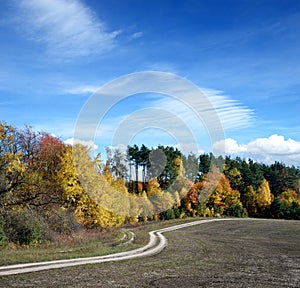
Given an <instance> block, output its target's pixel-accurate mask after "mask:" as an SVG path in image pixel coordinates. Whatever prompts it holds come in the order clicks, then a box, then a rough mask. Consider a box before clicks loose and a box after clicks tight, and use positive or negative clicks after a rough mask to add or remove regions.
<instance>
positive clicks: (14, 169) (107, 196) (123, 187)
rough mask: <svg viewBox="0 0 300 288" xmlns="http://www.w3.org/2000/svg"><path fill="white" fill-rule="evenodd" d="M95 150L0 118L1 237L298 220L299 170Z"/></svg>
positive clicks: (22, 239) (164, 151)
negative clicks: (181, 221)
mask: <svg viewBox="0 0 300 288" xmlns="http://www.w3.org/2000/svg"><path fill="white" fill-rule="evenodd" d="M106 154H107V155H106V160H105V161H104V160H103V159H102V155H100V154H98V155H97V156H92V155H91V153H90V151H89V149H88V148H87V147H86V146H83V145H80V144H76V145H73V146H71V145H67V144H65V143H64V142H63V141H61V140H60V139H59V138H57V137H54V136H52V135H50V134H48V133H45V132H37V131H34V130H33V129H32V128H31V127H30V126H26V127H25V128H23V129H17V128H15V127H13V126H11V125H8V124H7V123H5V122H1V123H0V245H1V243H5V242H6V241H12V242H17V243H19V244H30V243H33V242H37V241H42V239H45V238H47V237H51V235H50V236H49V231H53V233H70V232H72V231H73V230H74V229H77V228H79V227H85V228H94V227H100V228H102V229H105V228H109V227H112V226H119V225H122V224H124V223H135V222H138V221H148V220H152V219H171V218H182V217H188V216H220V215H228V216H237V217H245V216H251V217H271V218H284V219H300V196H299V195H300V171H299V169H298V168H296V167H293V166H292V167H290V166H286V165H285V164H283V163H279V162H275V163H274V164H272V165H266V164H263V163H256V162H254V161H253V160H251V159H241V158H239V157H236V158H234V159H232V158H231V157H228V156H227V157H225V158H224V157H221V156H219V157H216V156H214V155H213V154H212V153H209V154H202V155H196V154H193V153H190V154H189V155H184V154H182V153H181V151H180V150H178V149H177V148H174V147H170V146H163V145H159V146H157V147H156V148H149V147H146V146H145V145H142V146H141V147H138V146H137V145H133V146H128V147H127V149H126V151H122V150H120V149H113V148H107V151H106Z"/></svg>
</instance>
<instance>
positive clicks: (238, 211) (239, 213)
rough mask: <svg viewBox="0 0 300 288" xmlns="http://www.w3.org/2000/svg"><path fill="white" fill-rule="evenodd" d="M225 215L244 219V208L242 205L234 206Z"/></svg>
mask: <svg viewBox="0 0 300 288" xmlns="http://www.w3.org/2000/svg"><path fill="white" fill-rule="evenodd" d="M224 215H227V216H234V217H240V218H241V217H244V216H245V215H244V208H243V206H242V205H240V204H233V205H231V206H230V207H228V208H227V209H225V210H224Z"/></svg>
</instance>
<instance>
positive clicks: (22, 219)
mask: <svg viewBox="0 0 300 288" xmlns="http://www.w3.org/2000/svg"><path fill="white" fill-rule="evenodd" d="M5 218H6V219H5V224H4V232H5V234H6V236H7V238H8V241H11V242H14V243H16V244H19V245H30V244H37V243H40V242H42V241H43V240H44V239H45V232H46V229H45V228H46V227H45V224H44V223H43V222H42V221H41V220H40V219H39V218H38V217H37V215H36V214H35V213H33V212H30V211H27V210H22V211H9V212H7V213H6V217H5Z"/></svg>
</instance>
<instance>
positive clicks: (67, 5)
mask: <svg viewBox="0 0 300 288" xmlns="http://www.w3.org/2000/svg"><path fill="white" fill-rule="evenodd" d="M16 3H17V5H18V7H19V8H20V13H19V14H20V15H19V18H20V21H21V24H22V25H23V26H25V30H26V32H27V33H28V35H29V36H30V38H32V39H34V40H36V41H38V42H41V43H43V44H45V45H46V47H47V49H48V52H49V53H50V54H51V55H55V56H59V57H64V58H69V57H76V56H84V55H89V54H94V53H103V52H105V51H107V50H110V49H112V48H113V46H114V41H115V38H116V36H117V35H118V33H119V32H118V31H113V32H107V31H106V30H105V27H104V24H103V23H102V22H101V21H99V19H97V18H96V16H95V15H94V13H93V12H92V11H91V10H90V9H89V8H88V7H87V6H85V5H84V4H83V3H81V2H80V1H78V0H42V1H41V0H21V1H18V2H16Z"/></svg>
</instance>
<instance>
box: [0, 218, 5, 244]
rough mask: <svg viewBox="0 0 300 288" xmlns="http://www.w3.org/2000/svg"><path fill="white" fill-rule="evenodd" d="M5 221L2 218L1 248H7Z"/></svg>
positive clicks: (0, 227) (0, 225)
mask: <svg viewBox="0 0 300 288" xmlns="http://www.w3.org/2000/svg"><path fill="white" fill-rule="evenodd" d="M3 226H4V219H3V217H0V247H3V246H5V244H6V235H5V233H4V227H3Z"/></svg>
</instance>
